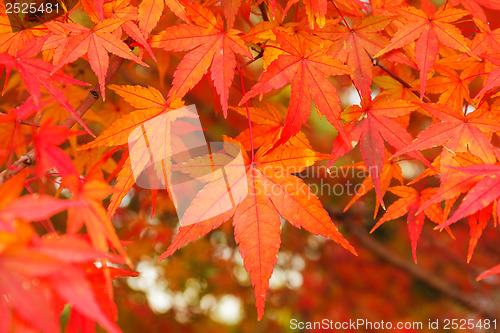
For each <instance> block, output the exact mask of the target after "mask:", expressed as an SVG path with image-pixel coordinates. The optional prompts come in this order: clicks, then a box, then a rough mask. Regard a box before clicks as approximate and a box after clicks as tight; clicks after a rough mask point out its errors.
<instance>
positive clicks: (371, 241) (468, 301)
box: [343, 221, 500, 319]
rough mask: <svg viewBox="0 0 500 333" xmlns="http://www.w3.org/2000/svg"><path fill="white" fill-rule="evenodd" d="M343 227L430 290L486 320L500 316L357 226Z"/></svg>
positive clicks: (366, 246)
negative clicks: (391, 249) (402, 256)
mask: <svg viewBox="0 0 500 333" xmlns="http://www.w3.org/2000/svg"><path fill="white" fill-rule="evenodd" d="M343 225H344V226H345V227H346V228H347V229H348V230H349V231H350V233H351V234H352V235H353V236H354V237H355V238H356V239H357V240H358V242H359V243H360V244H361V245H362V246H364V247H365V248H366V249H368V250H369V251H370V252H371V253H373V254H374V255H376V256H377V257H379V258H380V259H382V260H384V261H386V262H388V263H389V264H391V265H393V266H395V267H398V268H399V269H401V270H403V271H405V272H407V273H408V274H410V275H411V276H413V277H414V278H416V279H418V280H420V281H422V282H423V283H425V284H426V285H428V286H429V287H431V288H432V289H434V290H436V291H438V292H440V293H441V294H443V295H446V296H447V297H449V298H451V299H453V300H455V301H457V302H458V303H460V304H461V305H463V306H464V307H466V308H468V309H470V310H471V311H474V312H475V313H478V314H481V315H483V316H485V317H487V318H490V319H496V318H498V316H499V315H500V314H499V311H498V309H497V308H495V307H494V306H489V305H488V304H485V303H484V302H480V301H479V300H478V299H476V298H475V297H472V296H471V295H465V294H464V293H462V292H461V291H460V290H458V289H456V288H454V287H453V286H451V285H450V283H449V282H446V281H444V280H443V279H441V278H439V277H438V276H436V275H433V274H431V273H430V272H428V271H426V270H424V269H422V268H421V267H420V266H418V265H415V264H414V263H412V262H411V261H408V260H405V259H403V258H401V257H400V256H399V255H397V254H396V253H394V252H393V251H390V250H389V249H388V248H387V247H385V246H384V245H382V244H381V243H380V242H378V241H377V240H376V239H375V238H373V237H370V236H369V235H368V233H367V232H364V231H363V230H362V229H361V228H360V227H359V226H356V225H353V224H352V223H349V222H347V221H346V223H344V224H343Z"/></svg>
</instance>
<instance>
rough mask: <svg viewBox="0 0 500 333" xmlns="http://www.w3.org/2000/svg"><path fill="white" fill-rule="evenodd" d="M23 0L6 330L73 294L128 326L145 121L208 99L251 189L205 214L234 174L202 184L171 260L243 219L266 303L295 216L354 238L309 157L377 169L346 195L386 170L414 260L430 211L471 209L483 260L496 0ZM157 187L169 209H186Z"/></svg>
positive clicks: (16, 61) (9, 98)
mask: <svg viewBox="0 0 500 333" xmlns="http://www.w3.org/2000/svg"><path fill="white" fill-rule="evenodd" d="M11 4H12V1H10V0H1V1H0V69H1V71H2V80H3V90H2V94H3V95H2V96H3V97H2V102H3V103H2V104H1V105H0V109H1V114H0V164H1V165H3V170H4V171H3V172H2V173H1V174H0V185H1V186H0V295H1V296H0V332H9V331H10V328H11V327H15V328H16V331H17V329H19V330H23V329H26V330H31V331H40V332H58V331H60V327H59V324H58V315H59V314H60V313H61V311H62V310H63V309H64V306H65V304H71V314H70V316H69V320H68V323H67V327H66V330H70V329H72V330H74V331H78V330H79V329H84V328H85V330H84V331H85V332H88V331H90V330H89V329H88V328H89V327H90V328H91V329H93V327H94V326H95V323H97V324H99V325H100V326H102V327H103V328H104V329H106V330H107V331H109V332H119V331H120V329H119V328H118V327H117V325H116V323H115V321H116V316H117V311H116V307H115V304H114V301H113V284H112V283H113V279H114V278H117V277H121V276H134V275H135V273H134V272H133V271H132V270H131V268H133V260H132V259H131V258H130V257H129V254H128V253H127V251H126V249H125V248H124V246H125V243H124V242H123V241H122V240H121V239H120V237H119V233H117V230H116V229H117V227H116V224H114V223H113V221H116V220H120V210H121V209H122V208H120V206H121V205H122V203H123V202H124V198H125V197H126V196H127V195H129V196H130V195H131V193H133V191H134V184H135V178H134V172H133V165H132V164H133V163H132V162H131V157H130V156H129V152H128V149H127V143H128V138H129V135H130V134H131V133H132V132H133V130H134V129H136V128H138V127H140V126H141V125H144V124H145V123H146V122H148V121H149V120H151V119H154V118H155V117H157V116H159V115H161V114H164V113H165V112H170V111H171V110H175V109H179V108H182V107H183V106H185V105H189V104H192V103H194V104H198V106H199V109H200V110H201V113H202V114H203V115H204V116H206V118H209V119H205V118H203V117H202V120H203V121H205V120H206V121H207V123H206V124H208V125H210V126H208V125H206V124H204V126H203V127H204V129H206V134H207V137H211V138H219V139H220V140H221V141H222V140H223V141H224V142H227V143H231V144H233V145H234V146H236V147H239V148H240V149H241V152H242V158H243V161H244V169H245V177H244V178H245V179H244V181H246V182H247V184H248V189H249V190H248V194H247V195H246V197H245V198H243V199H242V200H241V201H240V202H239V203H237V204H235V205H234V207H233V208H232V209H230V210H228V211H225V212H223V213H222V214H220V215H217V216H214V217H210V218H208V219H206V218H204V215H205V214H206V212H207V211H208V210H209V209H210V207H211V205H214V204H216V203H217V202H218V201H219V200H221V198H222V197H223V196H224V195H226V193H227V188H220V186H219V187H217V186H215V185H214V184H215V183H210V182H209V183H207V184H206V185H204V187H203V188H202V189H201V190H200V191H199V192H198V194H197V195H196V197H195V201H194V205H193V206H192V207H190V209H188V211H187V212H186V215H185V216H184V218H185V219H186V220H188V221H189V223H185V224H183V225H182V226H180V227H179V228H178V232H177V233H176V235H175V236H174V238H173V240H172V241H171V243H170V245H169V246H168V248H167V249H166V251H164V252H163V254H161V255H160V256H159V260H163V259H166V258H168V257H170V256H172V255H173V254H174V253H175V252H176V250H178V249H180V248H181V247H183V246H184V245H185V244H187V243H189V242H192V241H194V240H196V239H198V238H199V237H201V236H203V235H205V234H207V233H209V232H211V231H212V230H214V229H217V228H223V227H222V226H223V225H224V223H225V222H227V221H231V223H232V226H233V234H234V242H235V243H236V244H237V245H238V249H239V253H240V255H241V257H242V259H243V266H244V268H245V269H246V271H247V272H248V275H249V279H250V281H251V284H252V286H253V289H254V295H255V300H256V301H255V303H256V308H257V318H258V319H259V320H260V319H261V318H262V317H263V315H264V307H265V301H266V297H267V293H268V288H269V280H270V278H271V276H272V274H273V270H274V267H275V265H276V263H277V258H278V254H279V249H280V245H281V236H282V235H281V232H282V228H283V226H284V223H285V221H286V223H289V224H291V225H292V226H294V227H296V228H299V229H301V228H302V229H305V230H306V231H308V232H310V233H312V234H314V235H318V236H323V237H325V238H328V239H330V240H333V241H334V242H335V243H337V244H339V245H341V246H342V247H343V248H344V249H346V250H347V251H349V252H351V253H352V254H354V255H357V253H356V250H355V248H354V247H353V246H352V245H351V244H350V243H349V242H348V241H347V240H346V238H344V236H343V235H342V233H340V232H339V230H338V229H337V227H336V225H335V224H334V223H333V221H332V218H331V217H330V214H331V213H332V209H331V207H329V206H328V205H324V204H323V203H322V200H321V199H320V197H321V195H319V194H318V193H315V192H314V191H313V190H312V188H310V187H309V186H308V184H307V182H306V180H305V179H303V178H302V177H301V176H300V173H301V172H303V171H304V170H306V169H307V168H310V167H313V166H314V165H316V164H317V163H324V164H322V165H326V164H327V162H326V161H329V162H328V168H331V167H336V168H337V167H353V168H357V169H360V170H366V174H367V176H366V179H364V181H363V182H362V186H361V187H360V188H359V190H358V191H357V192H356V193H354V194H353V196H352V198H351V201H350V202H349V203H348V204H347V205H346V206H345V209H344V211H346V210H348V209H350V208H351V207H352V206H353V205H355V203H356V202H357V201H359V200H361V198H362V197H365V198H363V200H364V201H365V202H370V201H369V200H370V195H367V194H368V193H369V192H371V190H372V189H373V190H374V191H373V192H374V193H373V198H374V200H375V201H374V211H375V214H374V216H375V217H374V218H376V221H374V222H373V223H372V225H371V226H370V227H371V228H372V232H373V231H375V230H376V229H379V228H383V227H382V226H383V225H384V223H386V222H388V221H391V220H401V218H402V217H404V216H406V218H405V219H403V221H404V223H405V224H406V226H407V229H408V234H409V243H410V246H411V249H412V254H413V259H414V261H415V263H416V262H417V245H418V243H419V239H420V235H421V234H422V230H423V227H424V224H425V223H426V221H430V222H432V223H433V224H435V229H437V230H442V229H445V230H446V231H447V233H448V235H449V237H451V238H453V237H454V233H453V226H452V225H453V224H455V223H468V227H469V228H470V239H469V244H468V246H469V247H468V254H467V259H466V260H467V262H469V261H470V260H471V259H472V256H473V253H474V250H475V248H476V246H478V244H480V238H481V236H482V235H483V233H485V232H486V230H487V228H494V227H496V224H497V221H498V218H499V217H500V204H499V199H500V190H499V185H500V180H499V179H500V164H499V163H498V161H499V160H500V150H499V149H498V147H497V146H498V142H499V138H498V134H499V133H500V118H499V116H500V99H499V98H498V97H499V95H498V91H499V89H498V88H499V87H500V48H499V45H500V32H499V31H500V30H499V29H500V28H497V29H492V28H491V26H492V24H490V23H494V22H493V20H492V15H491V13H492V12H493V13H495V11H496V10H500V6H499V5H498V4H497V3H496V2H494V1H476V0H460V1H451V0H450V1H447V2H446V3H443V4H435V3H431V2H429V1H428V0H421V1H420V2H419V3H417V4H415V3H414V2H411V1H404V0H370V1H363V2H362V1H359V0H333V1H327V0H303V1H298V0H287V1H284V0H283V1H275V0H270V1H253V0H246V1H241V0H233V1H230V0H222V1H220V2H213V1H212V2H210V1H209V2H198V1H190V0H165V1H164V0H143V1H134V0H80V1H74V3H73V4H71V5H68V6H61V13H60V14H59V15H47V16H46V17H45V16H43V15H41V16H38V17H37V18H36V22H35V23H36V24H33V22H28V21H29V16H28V15H27V13H19V14H12V13H7V11H8V8H10V7H9V5H11ZM25 14H26V15H25ZM490 21H492V22H490ZM28 23H30V24H28ZM124 68H127V70H126V71H125V70H124ZM4 73H5V74H4ZM149 76H154V77H155V78H156V79H155V80H156V81H155V82H157V85H156V84H151V85H150V82H149V81H148V79H147V78H148V77H149ZM91 83H92V84H94V85H93V87H91V88H90V87H89V86H91ZM153 85H156V88H155V87H153ZM288 87H289V90H288ZM349 91H350V92H352V93H353V94H354V95H355V96H356V97H357V98H358V101H359V102H354V103H348V102H346V100H347V99H348V97H347V96H348V92H349ZM207 101H208V102H207ZM202 103H203V104H208V106H206V105H203V106H201V104H202ZM220 111H222V112H220ZM315 113H317V115H318V116H319V118H321V120H318V117H316V115H315ZM207 114H208V116H207ZM311 118H314V120H311ZM221 124H226V125H225V127H224V126H223V125H221ZM228 124H230V125H228ZM311 124H312V125H311ZM212 125H213V126H212ZM315 126H316V127H315ZM319 127H321V128H322V131H323V132H321V133H323V134H322V135H323V136H324V137H325V138H324V140H322V141H324V142H322V143H320V144H316V142H313V141H311V140H310V138H311V137H312V136H314V131H315V130H316V129H317V128H319ZM220 128H225V130H226V131H225V132H224V131H221V130H218V129H220ZM324 128H327V130H324ZM214 129H215V130H214ZM325 143H326V144H328V143H330V146H329V147H326V148H327V149H329V153H325V152H320V150H323V148H325V146H326V145H325ZM332 145H333V147H332ZM319 146H321V147H319ZM358 146H359V149H358ZM207 158H208V157H207ZM346 158H353V159H354V158H356V159H360V162H359V163H355V164H353V165H347V164H346V163H345V160H346ZM320 161H323V162H320ZM199 163H200V162H199V160H198V161H197V160H192V161H188V162H186V164H185V165H184V166H185V169H187V170H188V171H185V172H187V173H189V172H196V171H193V170H196V168H199V167H200V164H199ZM410 169H411V170H420V172H418V173H417V174H414V175H409V174H411V172H410V171H411V170H410ZM409 170H410V171H409ZM136 190H137V189H136ZM158 195H159V193H158V191H157V190H151V198H152V201H151V202H149V207H151V208H150V210H151V213H152V215H154V214H155V209H156V206H157V204H158V206H160V208H159V209H160V210H167V211H168V210H170V211H169V213H170V215H175V213H174V212H173V211H172V207H171V206H170V208H165V204H163V206H162V204H161V202H157V200H156V199H157V198H158ZM169 195H171V193H169ZM396 197H397V198H396ZM386 202H387V203H390V204H387V205H386ZM379 207H382V211H380V208H379ZM141 209H142V210H143V211H146V210H148V209H147V208H145V207H141ZM352 209H354V208H351V210H352ZM379 213H380V214H379ZM377 217H378V218H377ZM56 221H57V222H56ZM33 222H40V223H36V224H35V223H33ZM346 223H348V222H346ZM54 224H55V225H54ZM352 260H356V259H355V257H354V256H353V257H352ZM127 266H128V268H127ZM498 273H500V265H498V266H495V267H493V268H491V269H489V270H488V271H486V272H484V273H483V274H481V275H480V276H479V279H482V278H484V277H487V276H489V275H494V274H498ZM42 314H43V315H42Z"/></svg>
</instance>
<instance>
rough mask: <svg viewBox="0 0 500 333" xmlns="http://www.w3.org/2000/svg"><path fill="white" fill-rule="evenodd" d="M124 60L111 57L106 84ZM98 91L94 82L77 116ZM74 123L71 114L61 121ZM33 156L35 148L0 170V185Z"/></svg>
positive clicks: (87, 107)
mask: <svg viewBox="0 0 500 333" xmlns="http://www.w3.org/2000/svg"><path fill="white" fill-rule="evenodd" d="M131 42H132V39H130V38H129V39H127V40H126V41H125V43H127V44H128V45H130V43H131ZM124 60H125V59H123V58H119V57H116V56H115V57H113V59H112V60H111V62H110V64H109V68H108V73H107V74H106V81H105V82H106V84H109V82H111V79H112V78H113V77H114V76H115V74H116V73H117V72H118V69H119V68H120V66H121V65H122V63H123V61H124ZM99 91H100V90H99V83H96V84H95V85H94V86H93V87H92V89H91V90H90V91H89V94H88V95H87V96H86V97H85V98H84V99H83V100H82V101H81V102H80V104H79V105H78V106H77V107H76V108H75V112H76V114H77V115H78V117H80V118H81V117H82V116H83V115H84V114H85V113H86V112H87V111H88V110H89V109H90V108H91V107H92V105H94V103H95V102H97V100H98V99H99V97H100V94H99ZM76 123H77V121H76V119H75V118H74V117H73V116H69V117H68V118H66V119H65V120H64V121H63V122H62V123H61V126H64V127H66V128H71V127H73V126H74V125H75V124H76ZM35 158H36V153H35V150H34V149H31V150H30V151H28V152H27V153H26V154H24V155H23V156H21V157H20V158H19V159H18V160H17V161H15V162H14V163H13V164H12V165H10V166H9V167H8V168H7V169H5V170H3V171H2V172H0V185H2V184H3V183H4V182H5V181H6V180H7V179H9V178H11V177H13V176H15V175H16V174H17V173H19V172H20V171H21V170H23V169H25V168H27V167H29V166H30V165H32V164H33V163H34V161H35Z"/></svg>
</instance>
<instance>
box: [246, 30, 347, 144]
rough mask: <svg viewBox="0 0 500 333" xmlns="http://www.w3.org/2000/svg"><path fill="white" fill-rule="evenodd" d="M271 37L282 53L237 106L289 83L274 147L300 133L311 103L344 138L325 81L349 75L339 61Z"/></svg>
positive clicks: (334, 99) (292, 41)
mask: <svg viewBox="0 0 500 333" xmlns="http://www.w3.org/2000/svg"><path fill="white" fill-rule="evenodd" d="M274 33H275V35H276V39H277V41H278V44H279V45H280V48H281V49H282V50H283V51H285V53H284V54H280V55H279V56H278V58H277V59H276V60H274V61H273V62H272V63H271V64H270V65H269V67H268V68H267V70H266V71H265V72H264V73H262V75H261V76H260V77H259V81H258V82H257V83H256V84H255V85H254V86H253V87H252V89H251V90H250V91H249V92H248V93H246V94H245V96H243V99H242V100H241V101H240V105H241V104H243V103H245V102H247V101H248V100H249V99H250V98H252V97H255V96H257V95H263V94H265V93H267V92H269V91H271V90H273V89H280V88H282V87H284V86H285V85H286V84H288V83H289V82H290V81H292V86H291V96H290V103H289V106H288V112H287V115H286V118H285V122H284V127H283V131H282V132H281V135H280V138H279V140H278V141H276V143H275V144H274V147H277V146H279V145H281V144H283V143H285V142H287V141H288V140H289V139H290V138H291V137H292V136H294V135H295V134H297V133H298V132H299V131H300V128H301V127H302V125H303V124H304V123H305V122H306V121H307V119H308V118H309V115H310V114H311V102H312V101H311V100H314V102H315V104H316V107H317V109H318V111H319V112H320V113H321V114H323V115H325V117H326V119H327V120H328V121H329V122H330V123H331V124H332V125H333V126H334V127H335V128H336V129H337V131H339V133H340V134H343V135H344V136H345V133H344V128H343V126H342V123H341V121H340V112H341V110H340V105H339V97H338V96H337V90H336V89H335V87H334V86H333V84H332V83H331V82H330V81H328V78H327V77H329V76H332V75H344V74H350V73H351V71H350V70H349V69H348V68H347V67H345V66H344V65H343V64H342V62H340V61H339V60H337V59H332V58H331V57H329V56H327V55H325V50H322V49H316V50H310V49H309V48H308V47H307V45H306V44H304V43H302V44H300V43H299V41H298V40H297V39H295V38H293V37H292V36H290V35H289V34H287V33H284V32H281V31H279V30H274Z"/></svg>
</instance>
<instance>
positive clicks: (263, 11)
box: [259, 2, 269, 21]
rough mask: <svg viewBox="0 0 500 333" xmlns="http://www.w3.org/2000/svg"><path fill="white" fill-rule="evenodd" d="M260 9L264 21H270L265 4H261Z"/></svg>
mask: <svg viewBox="0 0 500 333" xmlns="http://www.w3.org/2000/svg"><path fill="white" fill-rule="evenodd" d="M259 9H260V12H261V13H262V20H264V21H269V15H267V10H266V6H265V5H264V3H263V2H261V3H260V4H259Z"/></svg>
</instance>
